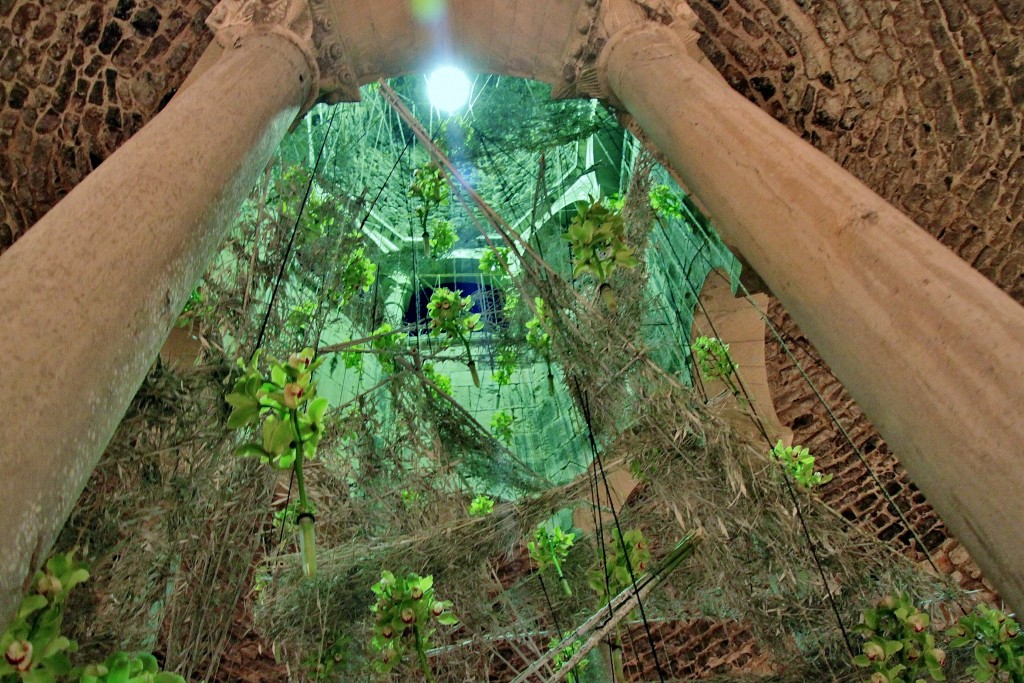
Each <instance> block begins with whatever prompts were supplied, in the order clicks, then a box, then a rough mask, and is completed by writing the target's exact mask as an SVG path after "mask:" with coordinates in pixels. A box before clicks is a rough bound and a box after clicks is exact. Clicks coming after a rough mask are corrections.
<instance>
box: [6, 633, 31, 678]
mask: <svg viewBox="0 0 1024 683" xmlns="http://www.w3.org/2000/svg"><path fill="white" fill-rule="evenodd" d="M4 657H5V658H6V659H7V663H8V664H10V665H11V666H13V667H14V668H15V669H16V670H17V671H28V670H29V669H30V668H32V643H30V642H28V641H27V640H16V641H14V642H13V643H11V644H10V645H9V646H8V647H7V652H5V653H4Z"/></svg>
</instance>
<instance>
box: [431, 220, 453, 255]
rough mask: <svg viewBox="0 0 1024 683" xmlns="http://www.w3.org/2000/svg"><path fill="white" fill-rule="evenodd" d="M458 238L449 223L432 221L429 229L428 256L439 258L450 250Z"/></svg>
mask: <svg viewBox="0 0 1024 683" xmlns="http://www.w3.org/2000/svg"><path fill="white" fill-rule="evenodd" d="M458 241H459V236H458V235H457V234H456V233H455V228H453V227H452V222H451V221H441V220H438V221H434V222H433V224H432V225H431V229H430V256H431V257H433V258H440V257H442V256H445V255H447V254H448V252H450V251H451V250H452V247H454V246H455V243H456V242H458Z"/></svg>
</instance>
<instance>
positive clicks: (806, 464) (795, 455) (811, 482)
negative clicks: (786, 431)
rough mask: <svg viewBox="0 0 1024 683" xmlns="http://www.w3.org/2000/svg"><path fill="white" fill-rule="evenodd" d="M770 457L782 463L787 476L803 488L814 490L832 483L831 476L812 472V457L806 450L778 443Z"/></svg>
mask: <svg viewBox="0 0 1024 683" xmlns="http://www.w3.org/2000/svg"><path fill="white" fill-rule="evenodd" d="M772 457H774V458H775V459H776V460H778V461H779V462H780V463H782V465H783V466H784V467H785V468H786V472H788V473H789V476H791V477H793V479H794V480H795V481H796V483H797V484H799V485H800V486H803V487H804V488H814V487H815V486H821V485H822V484H825V483H828V482H830V481H832V475H831V474H822V473H821V472H815V471H814V456H813V455H811V454H810V452H809V451H808V450H807V449H806V448H802V447H800V446H783V445H782V441H779V442H778V443H777V444H775V447H774V448H773V449H772Z"/></svg>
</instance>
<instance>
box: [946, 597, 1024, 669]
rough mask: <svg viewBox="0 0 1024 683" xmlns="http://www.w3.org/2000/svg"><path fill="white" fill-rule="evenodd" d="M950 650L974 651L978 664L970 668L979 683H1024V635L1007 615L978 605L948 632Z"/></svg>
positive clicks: (975, 661) (975, 660)
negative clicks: (970, 648) (968, 649)
mask: <svg viewBox="0 0 1024 683" xmlns="http://www.w3.org/2000/svg"><path fill="white" fill-rule="evenodd" d="M946 635H947V636H951V637H952V638H953V640H952V641H951V642H950V643H949V645H950V647H956V648H959V647H972V648H973V650H974V663H972V664H971V666H969V667H968V668H967V673H969V674H971V676H973V677H974V680H976V681H992V680H1000V681H1002V680H1009V681H1011V683H1024V634H1022V633H1021V630H1020V626H1019V625H1018V624H1017V622H1016V621H1014V620H1013V619H1012V618H1010V617H1009V616H1007V615H1006V614H1005V613H1004V612H1002V611H1000V610H997V609H993V608H991V607H989V606H988V605H978V606H977V607H976V608H975V610H974V612H973V613H971V614H965V615H964V616H962V617H960V619H959V621H958V622H957V624H956V626H954V627H952V628H950V629H949V630H947V631H946Z"/></svg>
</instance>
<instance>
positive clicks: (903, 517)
mask: <svg viewBox="0 0 1024 683" xmlns="http://www.w3.org/2000/svg"><path fill="white" fill-rule="evenodd" d="M718 275H719V276H721V277H724V275H722V274H721V273H718ZM739 285H740V288H742V289H743V292H744V297H745V298H746V299H747V302H748V303H749V304H750V305H751V306H752V307H753V308H754V310H756V311H757V312H758V314H759V315H760V316H761V318H762V320H764V322H765V324H766V325H767V327H768V329H770V330H771V331H772V335H773V336H774V337H775V339H776V341H778V343H779V346H780V347H781V348H782V350H783V351H785V353H786V355H787V356H788V357H789V359H790V360H791V361H792V362H793V364H794V365H795V366H796V368H797V371H798V372H799V373H800V376H801V377H802V378H803V380H804V381H805V382H806V383H807V386H809V387H810V389H811V391H812V392H813V393H814V395H815V397H816V398H817V400H818V402H819V403H820V404H821V405H822V407H824V408H825V411H826V412H827V413H828V416H829V418H830V419H831V420H832V422H833V423H834V424H835V426H836V428H837V429H838V430H839V432H840V434H842V435H843V437H844V438H845V439H846V442H847V443H849V444H850V446H851V447H852V448H853V452H854V453H855V454H856V455H857V459H858V460H859V461H860V462H861V464H862V465H864V468H865V469H866V470H867V472H868V476H870V477H871V479H872V481H874V482H875V484H876V485H877V486H878V489H879V491H881V493H882V496H883V497H884V498H885V500H886V502H887V503H888V504H889V506H890V507H891V508H892V509H893V510H895V511H896V515H897V516H898V517H899V519H900V521H901V522H902V523H903V526H904V527H905V528H906V529H907V531H909V532H910V534H911V537H912V538H913V539H914V541H915V542H916V543H917V545H918V547H919V548H920V549H921V552H923V553H924V556H925V559H926V560H927V561H928V564H929V566H931V568H932V570H933V571H934V572H935V573H936V574H937V575H939V576H942V572H941V571H939V568H938V567H937V566H936V564H935V560H934V558H933V557H932V554H931V552H930V551H929V550H928V546H926V545H925V544H924V541H923V540H922V539H921V537H920V536H919V535H918V533H917V529H915V528H914V526H913V525H912V524H911V523H910V521H909V520H908V519H907V517H906V515H905V514H904V513H903V510H902V509H901V508H900V506H899V505H897V504H896V501H895V499H894V498H893V497H892V496H891V494H890V493H889V491H888V490H886V488H885V486H884V485H883V484H882V481H881V479H880V478H879V477H878V474H877V473H876V472H875V470H874V468H872V467H871V465H870V464H869V463H868V461H867V458H866V457H865V456H864V453H863V452H862V451H861V450H860V447H859V446H857V444H856V443H855V442H854V440H853V437H851V436H850V433H849V432H848V431H847V430H846V428H845V427H844V426H843V425H842V423H841V422H840V421H839V417H838V416H837V415H836V414H835V412H834V411H833V410H832V407H831V406H830V405H829V404H828V403H827V402H826V401H825V397H824V396H822V395H821V392H820V391H819V390H818V387H817V386H816V385H815V384H814V382H812V381H811V378H810V377H809V376H808V374H807V372H806V370H805V369H804V368H803V366H802V365H801V364H800V361H799V360H797V358H796V356H795V355H794V354H793V352H792V351H791V350H790V349H789V347H788V346H787V345H786V342H785V341H784V340H783V338H782V336H781V335H780V334H779V332H778V329H777V328H776V326H775V323H773V322H772V321H771V319H770V318H769V317H768V315H767V314H766V313H765V312H764V311H762V310H761V308H760V306H758V305H757V304H756V303H755V302H754V300H753V299H752V298H751V296H750V292H749V291H748V290H747V288H746V286H745V285H744V284H743V283H742V282H741V283H739ZM952 597H953V600H954V602H956V604H957V606H958V607H959V608H960V609H961V610H962V611H963V612H964V614H967V613H968V611H969V610H968V609H967V607H966V606H964V604H963V603H962V602H961V601H960V599H959V598H957V597H956V596H952Z"/></svg>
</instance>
